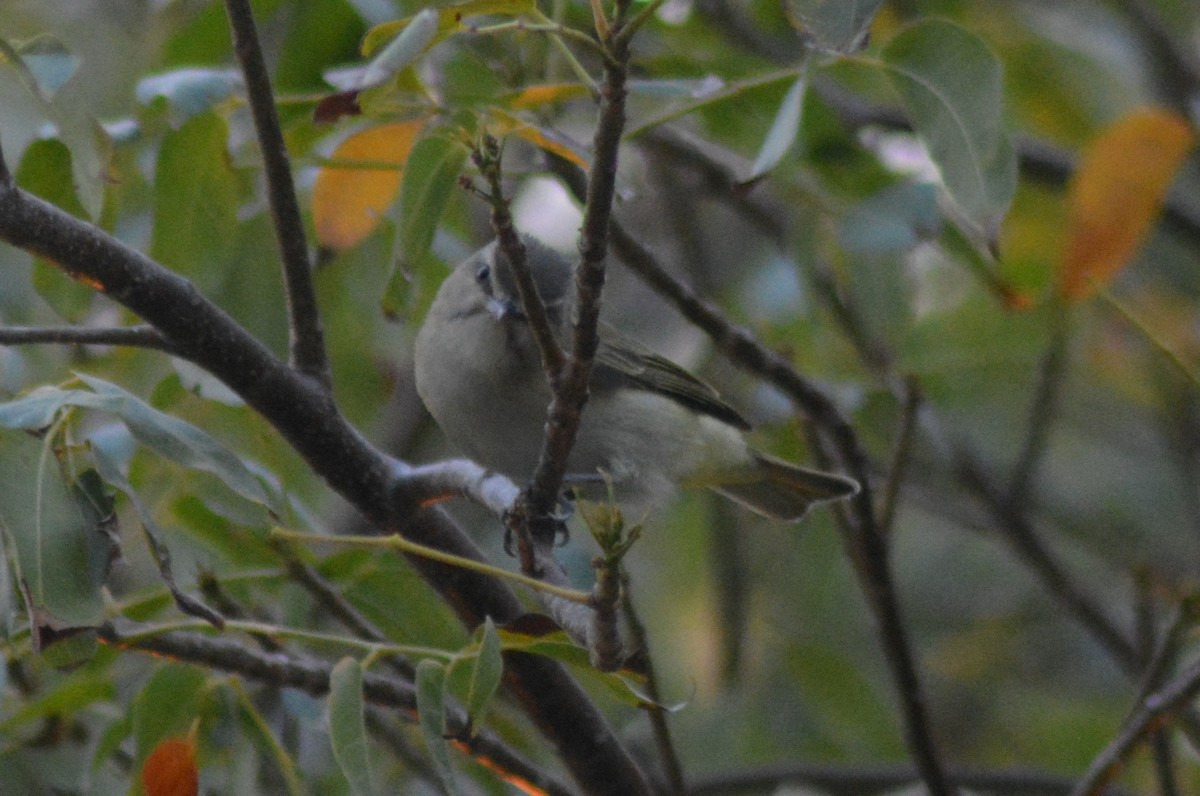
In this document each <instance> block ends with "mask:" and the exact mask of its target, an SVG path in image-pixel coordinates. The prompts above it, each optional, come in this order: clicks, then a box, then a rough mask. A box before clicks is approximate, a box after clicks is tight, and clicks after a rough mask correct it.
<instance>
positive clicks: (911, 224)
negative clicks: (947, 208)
mask: <svg viewBox="0 0 1200 796" xmlns="http://www.w3.org/2000/svg"><path fill="white" fill-rule="evenodd" d="M941 221H942V218H941V215H940V214H939V213H938V207H937V194H936V193H935V191H934V189H933V186H932V185H930V184H928V183H921V182H902V183H898V184H896V185H891V186H889V187H887V188H884V189H883V190H882V191H880V192H879V193H877V194H875V195H874V196H871V197H868V198H867V199H864V200H863V201H861V202H859V203H858V204H857V205H855V206H854V207H852V208H851V209H850V212H849V213H847V214H846V217H845V218H844V219H842V223H841V227H840V229H839V230H838V242H839V243H840V244H841V246H842V248H843V249H845V250H846V251H847V252H850V253H852V254H883V253H888V252H905V251H908V250H909V249H911V248H912V247H913V246H916V245H917V244H918V243H920V242H921V241H923V240H927V239H929V238H930V237H933V236H935V235H937V233H938V231H939V227H940V226H941Z"/></svg>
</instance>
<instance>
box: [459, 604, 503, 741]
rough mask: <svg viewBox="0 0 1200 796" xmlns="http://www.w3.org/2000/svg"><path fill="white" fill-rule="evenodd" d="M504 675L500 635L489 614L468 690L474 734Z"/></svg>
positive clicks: (481, 636) (469, 711) (468, 714)
mask: <svg viewBox="0 0 1200 796" xmlns="http://www.w3.org/2000/svg"><path fill="white" fill-rule="evenodd" d="M503 676H504V659H503V657H501V655H500V636H499V634H498V633H497V632H496V625H495V623H494V622H492V618H491V617H490V616H489V617H488V618H487V619H486V620H485V621H484V623H483V628H482V630H481V632H480V636H479V654H478V655H476V657H475V665H474V666H473V667H472V668H471V687H470V690H469V691H468V692H467V716H468V717H469V719H470V721H471V732H472V734H474V733H476V732H478V731H479V726H480V724H482V723H483V719H484V716H485V715H486V714H487V709H488V706H489V705H490V704H491V701H492V697H494V696H495V695H496V690H497V689H499V688H500V680H501V678H502V677H503Z"/></svg>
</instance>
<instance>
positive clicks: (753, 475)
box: [712, 451, 858, 522]
mask: <svg viewBox="0 0 1200 796" xmlns="http://www.w3.org/2000/svg"><path fill="white" fill-rule="evenodd" d="M751 456H752V457H753V462H752V463H751V464H750V465H748V466H746V467H745V468H739V469H738V471H736V472H734V473H730V477H729V479H728V480H726V479H724V478H723V479H722V481H721V483H720V484H717V485H715V486H713V487H712V489H713V491H714V492H717V493H718V494H720V495H724V496H725V497H727V498H729V499H730V500H734V501H736V502H738V503H740V504H742V505H743V506H745V507H746V508H748V509H750V510H751V511H753V512H755V513H756V514H761V515H762V516H764V517H768V518H770V519H773V520H783V521H787V522H795V521H797V520H799V519H800V518H801V517H803V516H804V514H805V513H806V512H807V511H808V509H809V507H810V506H812V505H813V504H816V503H823V502H824V501H827V500H840V499H842V498H848V497H850V496H852V495H854V494H856V493H857V492H858V482H857V481H854V480H853V479H850V478H846V477H845V476H841V475H835V474H834V473H825V472H821V471H820V470H809V469H808V468H805V467H800V466H798V465H795V464H792V463H790V462H785V461H783V460H781V459H776V458H774V457H772V456H767V455H766V454H763V453H758V452H756V451H751Z"/></svg>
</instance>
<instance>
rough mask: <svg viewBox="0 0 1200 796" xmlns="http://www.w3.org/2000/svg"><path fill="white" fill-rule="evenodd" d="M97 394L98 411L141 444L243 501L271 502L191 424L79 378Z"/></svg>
mask: <svg viewBox="0 0 1200 796" xmlns="http://www.w3.org/2000/svg"><path fill="white" fill-rule="evenodd" d="M76 375H77V376H78V377H79V379H80V380H82V381H83V382H84V384H86V385H87V386H88V387H90V388H92V390H94V394H95V395H96V397H97V398H98V399H99V405H98V406H96V408H99V409H104V410H105V411H108V412H111V413H113V414H115V415H116V416H117V417H119V418H121V419H122V420H124V421H125V424H126V425H127V426H129V430H130V431H131V432H132V433H133V435H134V437H136V438H137V440H138V441H139V442H141V443H142V444H143V445H145V446H147V447H148V448H150V449H151V450H153V451H154V452H155V453H157V454H159V455H160V456H163V457H165V458H168V459H171V460H172V461H174V462H178V463H179V464H181V465H183V466H184V467H190V468H191V469H193V470H201V471H203V472H206V473H211V474H212V475H215V476H217V477H218V478H220V479H221V480H222V481H224V482H225V485H226V486H228V487H229V488H230V489H232V490H233V491H234V492H237V493H238V494H239V495H241V496H242V497H244V498H246V499H248V500H252V501H254V502H256V503H260V504H263V505H271V504H272V501H271V499H270V497H269V496H268V495H267V492H266V490H265V489H264V488H263V485H262V482H261V481H260V480H259V479H258V477H257V476H256V475H255V474H254V473H253V472H252V471H251V470H250V468H249V467H247V466H246V464H245V463H244V462H242V460H241V459H239V458H238V457H237V455H236V454H234V453H233V452H232V451H230V450H229V449H228V448H226V447H225V446H224V445H222V444H221V443H220V442H218V441H217V440H216V439H214V438H213V437H211V436H210V435H209V434H208V433H207V432H206V431H203V430H201V429H199V428H197V427H196V426H193V425H192V424H191V423H188V422H186V421H184V420H180V419H179V418H177V417H173V416H172V415H168V414H165V413H163V412H160V411H158V410H157V409H155V408H154V407H152V406H150V405H149V404H148V403H146V402H145V401H143V400H142V399H140V398H138V397H137V396H135V395H133V394H132V393H129V392H126V391H125V390H123V389H121V388H120V387H118V386H117V385H115V384H111V383H109V382H107V381H104V380H103V379H98V378H96V377H95V376H88V375H86V374H82V373H80V374H76Z"/></svg>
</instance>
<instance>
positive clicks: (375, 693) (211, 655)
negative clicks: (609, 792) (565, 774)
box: [97, 623, 574, 794]
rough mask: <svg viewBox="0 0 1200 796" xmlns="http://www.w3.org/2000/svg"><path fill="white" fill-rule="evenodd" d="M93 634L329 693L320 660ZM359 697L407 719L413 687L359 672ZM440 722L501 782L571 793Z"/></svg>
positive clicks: (204, 642)
mask: <svg viewBox="0 0 1200 796" xmlns="http://www.w3.org/2000/svg"><path fill="white" fill-rule="evenodd" d="M97 631H98V636H99V638H100V640H101V641H103V642H104V643H106V644H109V645H111V646H113V647H116V648H118V649H130V650H134V651H137V652H146V653H150V654H152V655H158V656H164V657H168V658H171V659H173V660H181V661H187V662H188V663H191V664H196V665H200V666H206V667H210V668H214V669H220V670H222V671H227V672H236V673H237V674H240V675H242V676H243V677H248V678H251V679H254V680H258V681H260V682H262V683H265V684H268V685H275V686H288V687H290V688H297V689H300V690H301V691H305V692H306V693H309V694H312V695H313V696H323V695H325V694H327V693H328V692H329V675H330V672H331V671H332V669H333V667H332V665H331V664H329V663H326V662H324V661H318V660H315V659H296V658H289V657H287V656H284V655H278V654H272V653H268V652H261V651H258V650H254V649H251V648H250V647H248V646H246V645H245V644H242V643H240V642H238V641H234V640H232V639H225V638H212V637H210V636H204V635H201V634H199V633H188V632H171V633H164V634H160V635H152V636H143V635H139V634H132V635H131V634H129V633H126V632H124V631H121V630H118V629H117V627H116V626H115V625H113V624H108V623H106V624H103V625H101V626H100V627H99V628H97ZM363 696H364V698H366V700H367V701H368V702H370V703H371V704H374V705H381V706H385V707H391V708H399V709H401V710H403V711H404V712H405V713H406V714H407V715H408V716H410V717H415V716H416V709H417V704H416V693H415V691H414V689H413V685H412V684H411V683H409V682H406V681H404V680H400V679H398V678H395V677H386V676H383V675H379V674H374V673H372V672H364V673H363ZM446 723H447V730H448V732H449V733H450V734H452V735H454V737H456V738H459V739H467V740H463V741H462V743H460V744H455V745H456V746H458V747H459V748H462V749H463V750H464V751H466V752H467V753H468V754H470V755H472V756H475V757H479V758H483V759H485V760H486V762H487V764H488V765H489V767H494V768H497V769H499V770H500V771H502V772H503V773H504V775H505V776H506V777H508V776H511V777H513V778H515V779H516V780H517V781H519V782H522V783H528V784H529V785H530V786H532V788H533V789H534V790H533V792H538V790H536V789H541V790H543V791H545V792H548V793H556V794H570V793H574V791H573V790H572V789H570V788H568V787H566V786H565V785H563V784H562V783H559V782H557V781H556V780H555V779H554V778H553V777H551V776H550V775H548V774H547V773H546V772H544V771H542V770H541V769H539V768H538V767H537V766H535V765H534V764H533V763H531V762H529V761H528V760H525V759H524V758H523V757H522V756H521V755H520V754H518V753H517V752H516V751H514V750H513V749H511V748H510V747H508V746H507V745H505V744H504V743H503V742H502V741H501V740H500V739H499V738H497V737H496V736H495V735H493V734H492V733H490V732H486V731H485V732H479V733H478V734H476V735H474V736H473V737H469V733H468V728H469V727H470V723H469V721H468V719H467V716H466V714H465V713H463V712H461V711H456V710H454V709H447V711H446ZM468 738H469V739H468Z"/></svg>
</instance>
